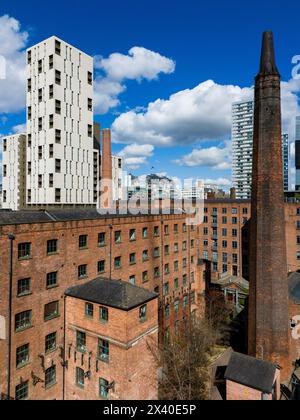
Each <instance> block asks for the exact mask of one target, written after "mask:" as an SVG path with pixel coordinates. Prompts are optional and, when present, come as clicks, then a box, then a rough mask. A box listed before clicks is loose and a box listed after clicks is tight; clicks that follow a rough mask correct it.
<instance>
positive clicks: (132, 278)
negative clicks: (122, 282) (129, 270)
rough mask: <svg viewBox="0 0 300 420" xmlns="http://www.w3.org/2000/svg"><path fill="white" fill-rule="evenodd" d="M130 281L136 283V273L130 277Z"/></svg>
mask: <svg viewBox="0 0 300 420" xmlns="http://www.w3.org/2000/svg"><path fill="white" fill-rule="evenodd" d="M129 283H130V284H133V285H135V283H136V281H135V276H134V275H133V276H130V277H129Z"/></svg>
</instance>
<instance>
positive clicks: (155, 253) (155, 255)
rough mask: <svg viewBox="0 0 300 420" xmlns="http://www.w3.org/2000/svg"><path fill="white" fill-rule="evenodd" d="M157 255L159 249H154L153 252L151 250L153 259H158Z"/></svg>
mask: <svg viewBox="0 0 300 420" xmlns="http://www.w3.org/2000/svg"><path fill="white" fill-rule="evenodd" d="M159 255H160V253H159V248H158V247H156V248H154V250H153V256H154V258H157V257H159Z"/></svg>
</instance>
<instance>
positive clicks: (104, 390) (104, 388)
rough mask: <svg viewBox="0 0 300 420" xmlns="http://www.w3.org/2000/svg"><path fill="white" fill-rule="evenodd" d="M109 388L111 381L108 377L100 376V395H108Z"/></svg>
mask: <svg viewBox="0 0 300 420" xmlns="http://www.w3.org/2000/svg"><path fill="white" fill-rule="evenodd" d="M108 388H109V382H108V381H107V380H106V379H103V378H100V379H99V396H100V397H101V398H107V397H108Z"/></svg>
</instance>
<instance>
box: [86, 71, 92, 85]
mask: <svg viewBox="0 0 300 420" xmlns="http://www.w3.org/2000/svg"><path fill="white" fill-rule="evenodd" d="M87 81H88V84H89V85H92V84H93V73H92V72H90V71H88V72H87Z"/></svg>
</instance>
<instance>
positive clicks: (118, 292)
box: [65, 277, 158, 311]
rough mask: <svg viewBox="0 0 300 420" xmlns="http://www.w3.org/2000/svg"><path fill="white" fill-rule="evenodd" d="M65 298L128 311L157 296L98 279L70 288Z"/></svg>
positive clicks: (118, 282) (126, 285)
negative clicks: (69, 297)
mask: <svg viewBox="0 0 300 420" xmlns="http://www.w3.org/2000/svg"><path fill="white" fill-rule="evenodd" d="M65 294H66V295H67V296H71V297H74V298H77V299H81V300H86V301H88V302H92V303H96V304H99V305H104V306H110V307H112V308H117V309H121V310H123V311H130V310H131V309H134V308H136V307H138V306H140V305H143V304H145V303H147V302H149V301H151V300H153V299H155V298H157V296H158V295H157V294H156V293H153V292H149V290H146V289H143V288H141V287H138V286H134V285H132V284H130V283H128V282H125V281H121V280H110V279H108V278H103V277H99V278H96V279H94V280H92V281H89V282H87V283H85V284H82V285H79V286H74V287H70V288H69V289H67V290H66V291H65Z"/></svg>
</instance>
